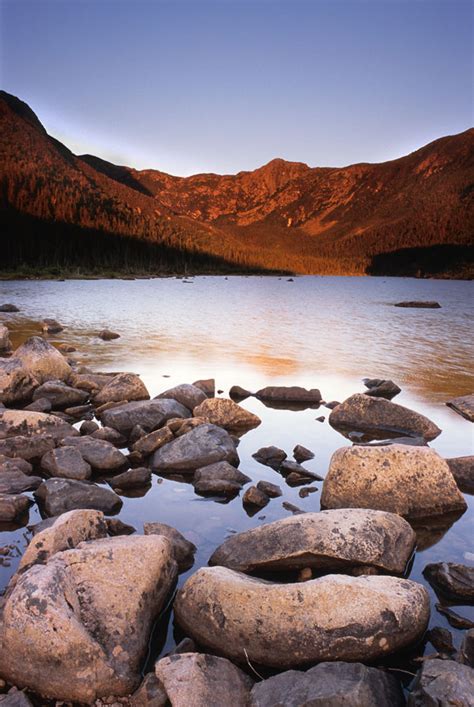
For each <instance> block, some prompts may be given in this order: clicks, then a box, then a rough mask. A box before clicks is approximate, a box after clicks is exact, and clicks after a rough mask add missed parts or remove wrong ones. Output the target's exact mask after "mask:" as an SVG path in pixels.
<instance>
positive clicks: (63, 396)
mask: <svg viewBox="0 0 474 707" xmlns="http://www.w3.org/2000/svg"><path fill="white" fill-rule="evenodd" d="M88 397H89V396H88V393H86V392H85V391H84V390H80V389H79V388H71V387H70V386H69V385H66V384H65V383H63V381H59V380H57V381H54V380H50V381H46V383H43V384H42V385H40V386H39V387H38V388H36V390H35V392H34V393H33V400H39V399H42V398H46V400H49V401H50V403H51V406H52V407H53V408H67V407H70V406H72V405H82V404H83V403H85V402H86V400H87V398H88Z"/></svg>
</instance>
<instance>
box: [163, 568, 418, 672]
mask: <svg viewBox="0 0 474 707" xmlns="http://www.w3.org/2000/svg"><path fill="white" fill-rule="evenodd" d="M174 610H175V617H176V619H177V621H178V623H179V624H180V626H181V627H182V628H183V629H184V630H185V631H186V633H187V635H190V636H192V637H193V638H194V639H195V640H197V641H198V643H199V644H201V645H203V646H205V647H208V648H211V649H212V650H214V651H216V652H218V653H220V654H221V655H224V656H226V657H227V658H229V659H231V660H235V661H237V662H244V661H245V660H246V657H247V656H248V660H250V661H251V662H256V663H259V664H261V665H268V666H272V667H276V668H280V669H281V668H291V667H294V666H299V665H302V664H308V663H309V664H311V663H313V664H314V663H316V662H320V661H324V660H349V661H365V660H367V661H370V660H374V659H376V658H380V657H381V656H383V655H385V654H387V653H390V652H393V651H396V650H398V649H401V648H403V647H406V646H408V645H410V644H411V643H412V642H414V641H416V640H417V639H418V638H419V637H420V636H421V635H422V634H423V632H424V630H425V628H426V625H427V623H428V619H429V612H430V610H429V597H428V593H427V591H426V589H425V588H424V587H423V586H421V585H420V584H417V583H415V582H411V581H409V580H405V579H398V578H395V577H379V576H377V577H347V576H345V575H328V576H326V577H322V578H320V579H313V580H310V581H308V582H302V583H296V584H274V583H271V582H266V581H264V580H258V579H255V578H254V577H247V576H246V575H243V574H240V573H238V572H234V571H233V570H229V569H227V568H225V567H206V568H202V569H200V570H198V571H197V572H196V573H194V574H193V575H192V576H191V577H190V578H189V579H188V580H187V581H186V582H185V584H184V586H183V588H182V589H181V590H180V591H179V592H178V594H177V597H176V600H175V603H174Z"/></svg>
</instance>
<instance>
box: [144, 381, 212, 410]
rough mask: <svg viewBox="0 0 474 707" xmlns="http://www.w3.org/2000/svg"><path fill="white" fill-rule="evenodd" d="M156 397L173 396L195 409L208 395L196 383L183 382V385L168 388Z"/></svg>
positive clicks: (189, 408)
mask: <svg viewBox="0 0 474 707" xmlns="http://www.w3.org/2000/svg"><path fill="white" fill-rule="evenodd" d="M156 398H171V399H172V400H176V401H177V402H178V403H181V405H184V407H186V408H188V410H194V408H195V407H197V406H198V405H200V404H201V403H202V402H204V400H206V398H207V395H206V393H205V392H204V391H203V390H201V388H198V387H197V386H196V385H190V384H189V383H182V384H181V385H176V386H175V387H174V388H168V390H165V391H164V392H163V393H160V394H159V395H157V396H156ZM156 398H155V399H156Z"/></svg>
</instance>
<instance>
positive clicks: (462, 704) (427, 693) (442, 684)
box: [407, 659, 474, 707]
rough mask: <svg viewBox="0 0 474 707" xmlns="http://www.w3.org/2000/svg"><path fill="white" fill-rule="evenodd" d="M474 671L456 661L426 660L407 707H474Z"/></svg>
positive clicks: (412, 689)
mask: <svg viewBox="0 0 474 707" xmlns="http://www.w3.org/2000/svg"><path fill="white" fill-rule="evenodd" d="M473 695H474V670H472V668H469V667H468V666H467V665H461V664H460V663H456V662H454V661H453V660H436V659H433V660H425V661H424V663H423V667H422V668H421V670H420V671H419V672H418V674H417V676H416V679H415V682H414V684H413V685H412V688H411V692H410V695H409V697H408V702H407V705H408V707H427V706H431V705H440V707H441V706H442V707H444V706H445V705H446V707H447V706H448V705H453V706H454V705H456V706H457V705H459V707H471V706H472V705H474V699H473V697H472V696H473Z"/></svg>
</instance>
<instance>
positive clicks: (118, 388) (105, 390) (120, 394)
mask: <svg viewBox="0 0 474 707" xmlns="http://www.w3.org/2000/svg"><path fill="white" fill-rule="evenodd" d="M149 397H150V394H149V392H148V390H147V389H146V386H145V384H144V383H143V381H142V380H141V378H140V377H139V376H137V375H135V373H118V374H117V375H116V376H114V377H113V378H112V379H110V381H109V382H108V383H106V384H105V385H104V386H103V387H102V388H101V389H100V391H99V392H98V393H97V394H96V395H95V397H94V402H95V403H96V404H97V405H103V404H104V403H110V402H120V401H121V400H128V401H129V402H130V401H133V400H148V399H149Z"/></svg>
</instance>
